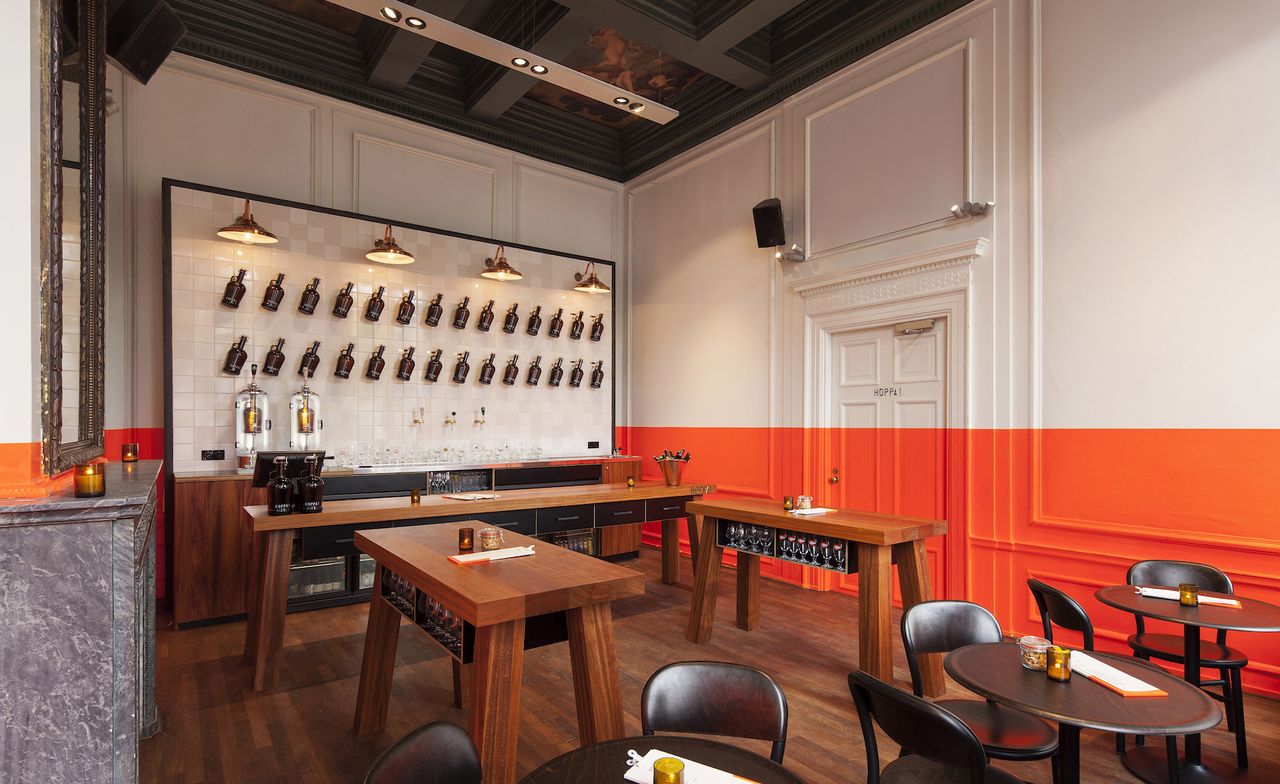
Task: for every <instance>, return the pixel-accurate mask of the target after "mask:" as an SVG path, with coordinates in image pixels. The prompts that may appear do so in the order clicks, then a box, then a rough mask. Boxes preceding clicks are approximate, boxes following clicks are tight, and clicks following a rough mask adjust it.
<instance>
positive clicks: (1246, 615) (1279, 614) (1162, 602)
mask: <svg viewBox="0 0 1280 784" xmlns="http://www.w3.org/2000/svg"><path fill="white" fill-rule="evenodd" d="M1150 587H1153V588H1169V586H1150ZM1172 590H1174V591H1177V590H1178V588H1177V586H1173V587H1172ZM1201 595H1202V596H1218V597H1222V598H1230V599H1236V600H1239V602H1240V606H1239V607H1221V606H1215V605H1212V604H1201V605H1198V606H1196V607H1183V606H1182V605H1181V604H1180V603H1178V602H1176V601H1173V600H1170V599H1157V598H1153V597H1150V596H1142V595H1141V594H1139V593H1138V592H1137V589H1136V588H1135V587H1134V586H1132V585H1109V586H1106V587H1105V588H1099V589H1098V590H1097V591H1096V592H1095V593H1094V596H1095V597H1097V599H1098V601H1100V602H1102V603H1103V604H1105V605H1108V606H1110V607H1115V608H1116V609H1118V610H1124V611H1125V612H1128V613H1133V614H1134V615H1141V616H1143V617H1144V618H1155V619H1156V620H1161V621H1169V622H1171V623H1177V624H1181V625H1182V642H1183V646H1182V675H1183V679H1184V680H1186V682H1187V683H1189V684H1191V685H1192V686H1194V687H1196V688H1197V689H1199V688H1200V630H1201V629H1226V630H1229V631H1244V632H1280V607H1277V606H1276V605H1274V604H1269V603H1267V602H1260V601H1258V600H1256V599H1247V598H1245V597H1243V596H1227V595H1226V594H1218V593H1209V592H1202V593H1201ZM1124 765H1125V767H1126V768H1128V769H1129V771H1130V772H1131V773H1133V774H1134V775H1135V776H1137V777H1138V778H1140V779H1142V780H1143V781H1146V782H1152V784H1156V783H1157V782H1160V783H1163V782H1168V781H1171V780H1174V778H1173V775H1172V773H1171V772H1170V771H1169V764H1168V760H1167V759H1166V757H1165V751H1164V750H1163V749H1158V748H1154V747H1152V746H1139V747H1138V748H1136V749H1131V750H1129V751H1128V752H1126V753H1125V755H1124ZM1176 780H1177V781H1178V782H1180V784H1208V783H1210V782H1219V781H1233V782H1234V781H1246V780H1247V774H1246V772H1245V771H1241V770H1239V769H1237V768H1236V767H1235V766H1234V765H1232V764H1231V763H1229V762H1220V763H1218V764H1216V765H1214V766H1213V767H1210V766H1209V765H1207V764H1205V760H1204V757H1203V753H1202V751H1201V745H1200V736H1199V734H1195V735H1189V736H1188V737H1187V741H1186V748H1185V751H1184V753H1183V755H1182V761H1181V762H1180V763H1179V765H1178V777H1177V779H1176Z"/></svg>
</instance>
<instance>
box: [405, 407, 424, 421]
mask: <svg viewBox="0 0 1280 784" xmlns="http://www.w3.org/2000/svg"><path fill="white" fill-rule="evenodd" d="M426 423H427V409H426V406H420V407H418V408H415V409H414V410H413V419H410V420H409V424H411V425H425V424H426Z"/></svg>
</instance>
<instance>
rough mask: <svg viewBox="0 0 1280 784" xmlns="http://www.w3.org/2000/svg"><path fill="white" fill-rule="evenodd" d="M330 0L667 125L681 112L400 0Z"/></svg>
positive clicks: (424, 36) (505, 66) (416, 33)
mask: <svg viewBox="0 0 1280 784" xmlns="http://www.w3.org/2000/svg"><path fill="white" fill-rule="evenodd" d="M330 2H332V3H333V4H334V5H339V6H342V7H343V8H346V9H349V10H351V11H355V12H356V13H358V14H363V15H364V16H367V17H369V18H370V19H376V20H378V21H380V22H384V23H386V24H389V25H391V26H393V27H397V28H400V29H402V30H405V31H407V32H410V33H414V34H415V35H420V36H422V37H423V38H430V39H431V40H433V41H437V42H439V43H442V44H445V45H446V46H452V47H453V48H454V49H461V50H462V51H464V52H468V53H470V54H473V55H475V56H476V57H483V58H484V59H486V60H488V61H490V62H493V63H497V64H498V65H501V66H503V67H504V68H510V69H511V70H513V71H518V72H520V73H528V74H530V75H531V76H534V77H535V78H538V79H541V80H543V81H544V82H550V83H552V84H555V85H559V86H560V87H563V88H565V89H566V90H572V91H574V92H575V93H579V94H581V95H585V96H587V97H588V98H593V99H595V100H597V101H599V102H601V103H604V104H609V105H611V106H613V107H614V108H617V109H625V110H626V111H628V112H631V113H632V114H636V115H639V116H641V117H644V118H645V119H646V120H652V121H653V122H656V123H658V124H659V125H666V124H667V123H669V122H671V121H672V120H674V119H675V118H677V117H679V116H680V112H678V111H676V110H675V109H672V108H671V107H670V106H663V105H662V104H660V103H655V102H652V101H649V100H648V99H647V98H645V97H643V96H640V95H637V94H635V93H633V92H629V91H627V90H623V89H620V88H618V87H614V86H613V85H611V84H609V83H608V82H602V81H600V80H599V79H594V78H592V77H590V76H587V75H586V74H584V73H580V72H578V71H575V70H573V69H572V68H568V67H566V66H563V65H561V64H559V63H556V62H552V61H551V60H548V59H547V58H545V57H539V56H538V55H536V54H534V53H533V52H530V51H526V50H524V49H521V48H520V47H518V46H512V45H510V44H508V43H504V42H502V41H499V40H498V39H496V38H490V37H489V36H487V35H484V34H483V33H478V32H476V31H475V30H472V29H471V28H469V27H463V26H462V25H460V24H457V23H455V22H451V21H449V20H448V19H445V18H444V17H441V16H436V15H435V14H429V13H427V12H426V11H423V10H422V9H420V8H415V7H414V6H411V5H409V4H407V3H402V2H399V0H330Z"/></svg>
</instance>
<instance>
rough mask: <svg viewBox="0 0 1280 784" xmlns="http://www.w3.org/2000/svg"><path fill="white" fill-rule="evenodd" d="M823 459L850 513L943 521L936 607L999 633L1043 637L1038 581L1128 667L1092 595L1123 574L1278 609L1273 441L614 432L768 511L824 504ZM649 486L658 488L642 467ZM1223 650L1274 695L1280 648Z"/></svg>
mask: <svg viewBox="0 0 1280 784" xmlns="http://www.w3.org/2000/svg"><path fill="white" fill-rule="evenodd" d="M829 444H834V445H837V447H838V446H839V445H842V446H843V447H844V449H845V455H844V456H843V458H842V459H841V461H840V464H841V466H842V474H843V479H842V485H844V488H845V493H846V495H845V500H846V502H847V505H849V506H853V507H862V508H875V509H879V510H881V511H901V512H903V513H907V514H921V513H925V512H927V511H928V510H929V509H930V508H934V509H937V508H941V509H943V510H945V517H946V518H947V519H948V522H949V524H950V531H949V534H948V536H947V537H945V539H942V540H938V541H931V542H930V543H929V551H930V558H931V560H932V561H940V562H941V563H934V564H933V565H932V570H933V574H934V576H935V593H936V594H937V595H939V596H950V597H955V598H967V599H970V600H972V601H976V602H979V603H981V604H983V605H985V606H987V607H989V608H991V610H992V611H994V612H995V613H996V615H997V616H998V617H999V618H1000V620H1001V622H1002V624H1003V625H1004V626H1005V629H1006V631H1008V632H1011V633H1017V634H1022V633H1032V632H1038V630H1039V625H1040V621H1039V616H1038V614H1037V612H1036V610H1035V604H1034V602H1033V601H1032V600H1031V596H1030V594H1029V592H1028V591H1027V589H1026V580H1027V578H1028V577H1038V578H1040V579H1043V580H1045V581H1047V582H1050V583H1052V584H1055V585H1058V586H1059V587H1061V588H1062V589H1063V590H1065V591H1067V592H1068V593H1070V594H1072V595H1073V596H1075V597H1076V598H1077V599H1078V600H1080V601H1081V602H1082V603H1083V604H1084V606H1085V607H1086V609H1088V611H1089V613H1090V615H1091V616H1092V618H1093V621H1094V625H1095V627H1096V630H1097V636H1098V640H1099V646H1100V647H1103V648H1105V649H1112V650H1117V651H1127V647H1126V646H1125V644H1124V640H1125V637H1126V636H1127V635H1128V634H1130V633H1131V632H1132V631H1133V620H1132V618H1131V617H1130V616H1127V615H1124V614H1123V613H1119V612H1116V611H1113V610H1110V609H1108V608H1105V607H1103V606H1102V605H1101V604H1099V603H1098V602H1097V601H1096V600H1095V599H1094V598H1093V592H1094V591H1095V590H1096V589H1097V588H1099V587H1101V586H1103V585H1110V584H1115V583H1120V582H1123V581H1124V575H1125V571H1126V569H1127V568H1128V567H1129V565H1130V564H1131V563H1133V562H1134V561H1137V560H1142V559H1147V558H1170V559H1182V560H1192V561H1201V562H1205V563H1211V564H1214V565H1215V566H1218V567H1219V568H1221V569H1223V570H1224V571H1226V572H1227V573H1228V574H1229V575H1231V577H1232V579H1233V580H1234V581H1235V583H1236V586H1237V590H1238V591H1239V592H1240V593H1242V594H1244V595H1247V596H1251V597H1254V598H1257V599H1261V600H1264V601H1270V602H1273V603H1280V531H1278V530H1277V529H1280V430H1189V429H1186V430H1184V429H1159V430H1098V429H1051V430H1038V431H1033V430H1026V429H1010V430H949V431H941V432H936V431H925V430H916V431H906V430H903V431H894V430H881V431H878V432H875V431H856V430H855V431H842V432H838V433H825V432H821V431H812V430H804V429H800V428H772V429H771V428H664V427H635V428H622V429H620V431H619V445H620V446H621V447H622V448H623V450H624V451H626V452H628V453H631V454H637V455H644V456H648V455H653V454H656V453H659V452H661V451H662V450H663V449H673V450H674V449H688V450H690V451H691V452H692V453H693V456H694V457H693V461H692V462H691V463H690V465H689V467H688V469H687V472H686V476H687V477H688V478H689V479H692V480H695V481H708V482H714V483H716V484H717V485H718V486H719V488H720V491H721V492H723V493H727V494H731V495H748V496H755V497H768V498H780V497H781V496H782V495H784V494H798V493H800V492H809V491H815V492H813V493H812V494H814V495H815V496H817V497H818V498H819V499H825V498H826V496H825V495H823V494H824V493H825V492H826V487H827V486H826V483H825V479H826V473H825V472H826V469H827V468H829V465H828V463H829V462H830V460H831V457H832V455H831V454H829V453H828V452H827V451H826V450H828V449H829V448H830V447H829V446H828V445H829ZM904 447H905V448H904ZM895 449H896V451H895ZM886 454H888V455H890V458H891V459H890V461H888V462H887V461H886V458H885V456H886ZM939 454H940V455H941V456H942V462H941V464H940V465H939V464H938V462H937V456H938V455H939ZM922 456H927V460H924V459H923V458H922ZM922 460H923V462H922ZM926 463H927V464H926ZM644 470H645V475H646V476H652V477H654V478H656V477H657V471H656V467H655V465H654V464H653V463H652V461H648V462H647V463H646V464H645V469H644ZM936 472H941V473H940V474H937V473H936ZM934 475H940V476H942V477H943V480H944V481H945V483H946V486H947V490H948V492H947V495H946V497H945V499H939V498H937V497H936V496H934V495H933V494H932V492H931V491H930V490H929V488H932V487H933V486H934V483H933V481H932V477H933V476H934ZM926 480H927V481H926ZM682 536H683V535H682ZM646 542H647V543H650V544H654V545H656V544H657V543H658V538H657V527H656V526H650V527H649V528H648V529H647V530H646ZM761 571H762V573H764V574H767V575H769V576H771V577H774V578H775V579H781V580H785V581H787V582H791V583H794V584H797V585H803V586H805V587H810V588H816V589H831V590H842V591H849V592H854V591H855V589H854V587H853V585H852V584H856V579H855V580H853V581H850V580H838V579H835V580H833V579H831V578H830V577H828V576H827V575H825V574H822V575H813V574H809V572H812V571H814V570H810V569H807V568H805V567H798V566H793V565H789V564H769V565H763V566H762V569H761ZM1066 639H1068V640H1070V639H1071V638H1070V635H1069V634H1068V635H1067V637H1066ZM1231 639H1232V643H1233V645H1237V646H1238V647H1241V648H1243V649H1244V650H1245V652H1246V653H1248V654H1249V656H1250V659H1251V662H1252V663H1251V665H1250V667H1249V668H1248V669H1247V670H1246V671H1245V683H1246V685H1247V686H1248V687H1249V688H1251V689H1252V690H1254V691H1258V692H1263V693H1268V694H1273V695H1280V635H1261V634H1254V635H1248V634H1233V635H1232V637H1231Z"/></svg>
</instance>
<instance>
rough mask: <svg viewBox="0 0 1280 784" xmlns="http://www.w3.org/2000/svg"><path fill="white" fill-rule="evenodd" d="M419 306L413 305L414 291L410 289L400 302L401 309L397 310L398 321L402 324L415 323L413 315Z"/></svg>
mask: <svg viewBox="0 0 1280 784" xmlns="http://www.w3.org/2000/svg"><path fill="white" fill-rule="evenodd" d="M417 309H418V306H417V305H415V304H413V289H409V290H408V291H406V292H405V293H404V297H402V298H401V300H400V307H398V308H396V321H398V322H400V323H401V324H410V323H412V322H413V313H414V311H415V310H417Z"/></svg>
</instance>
